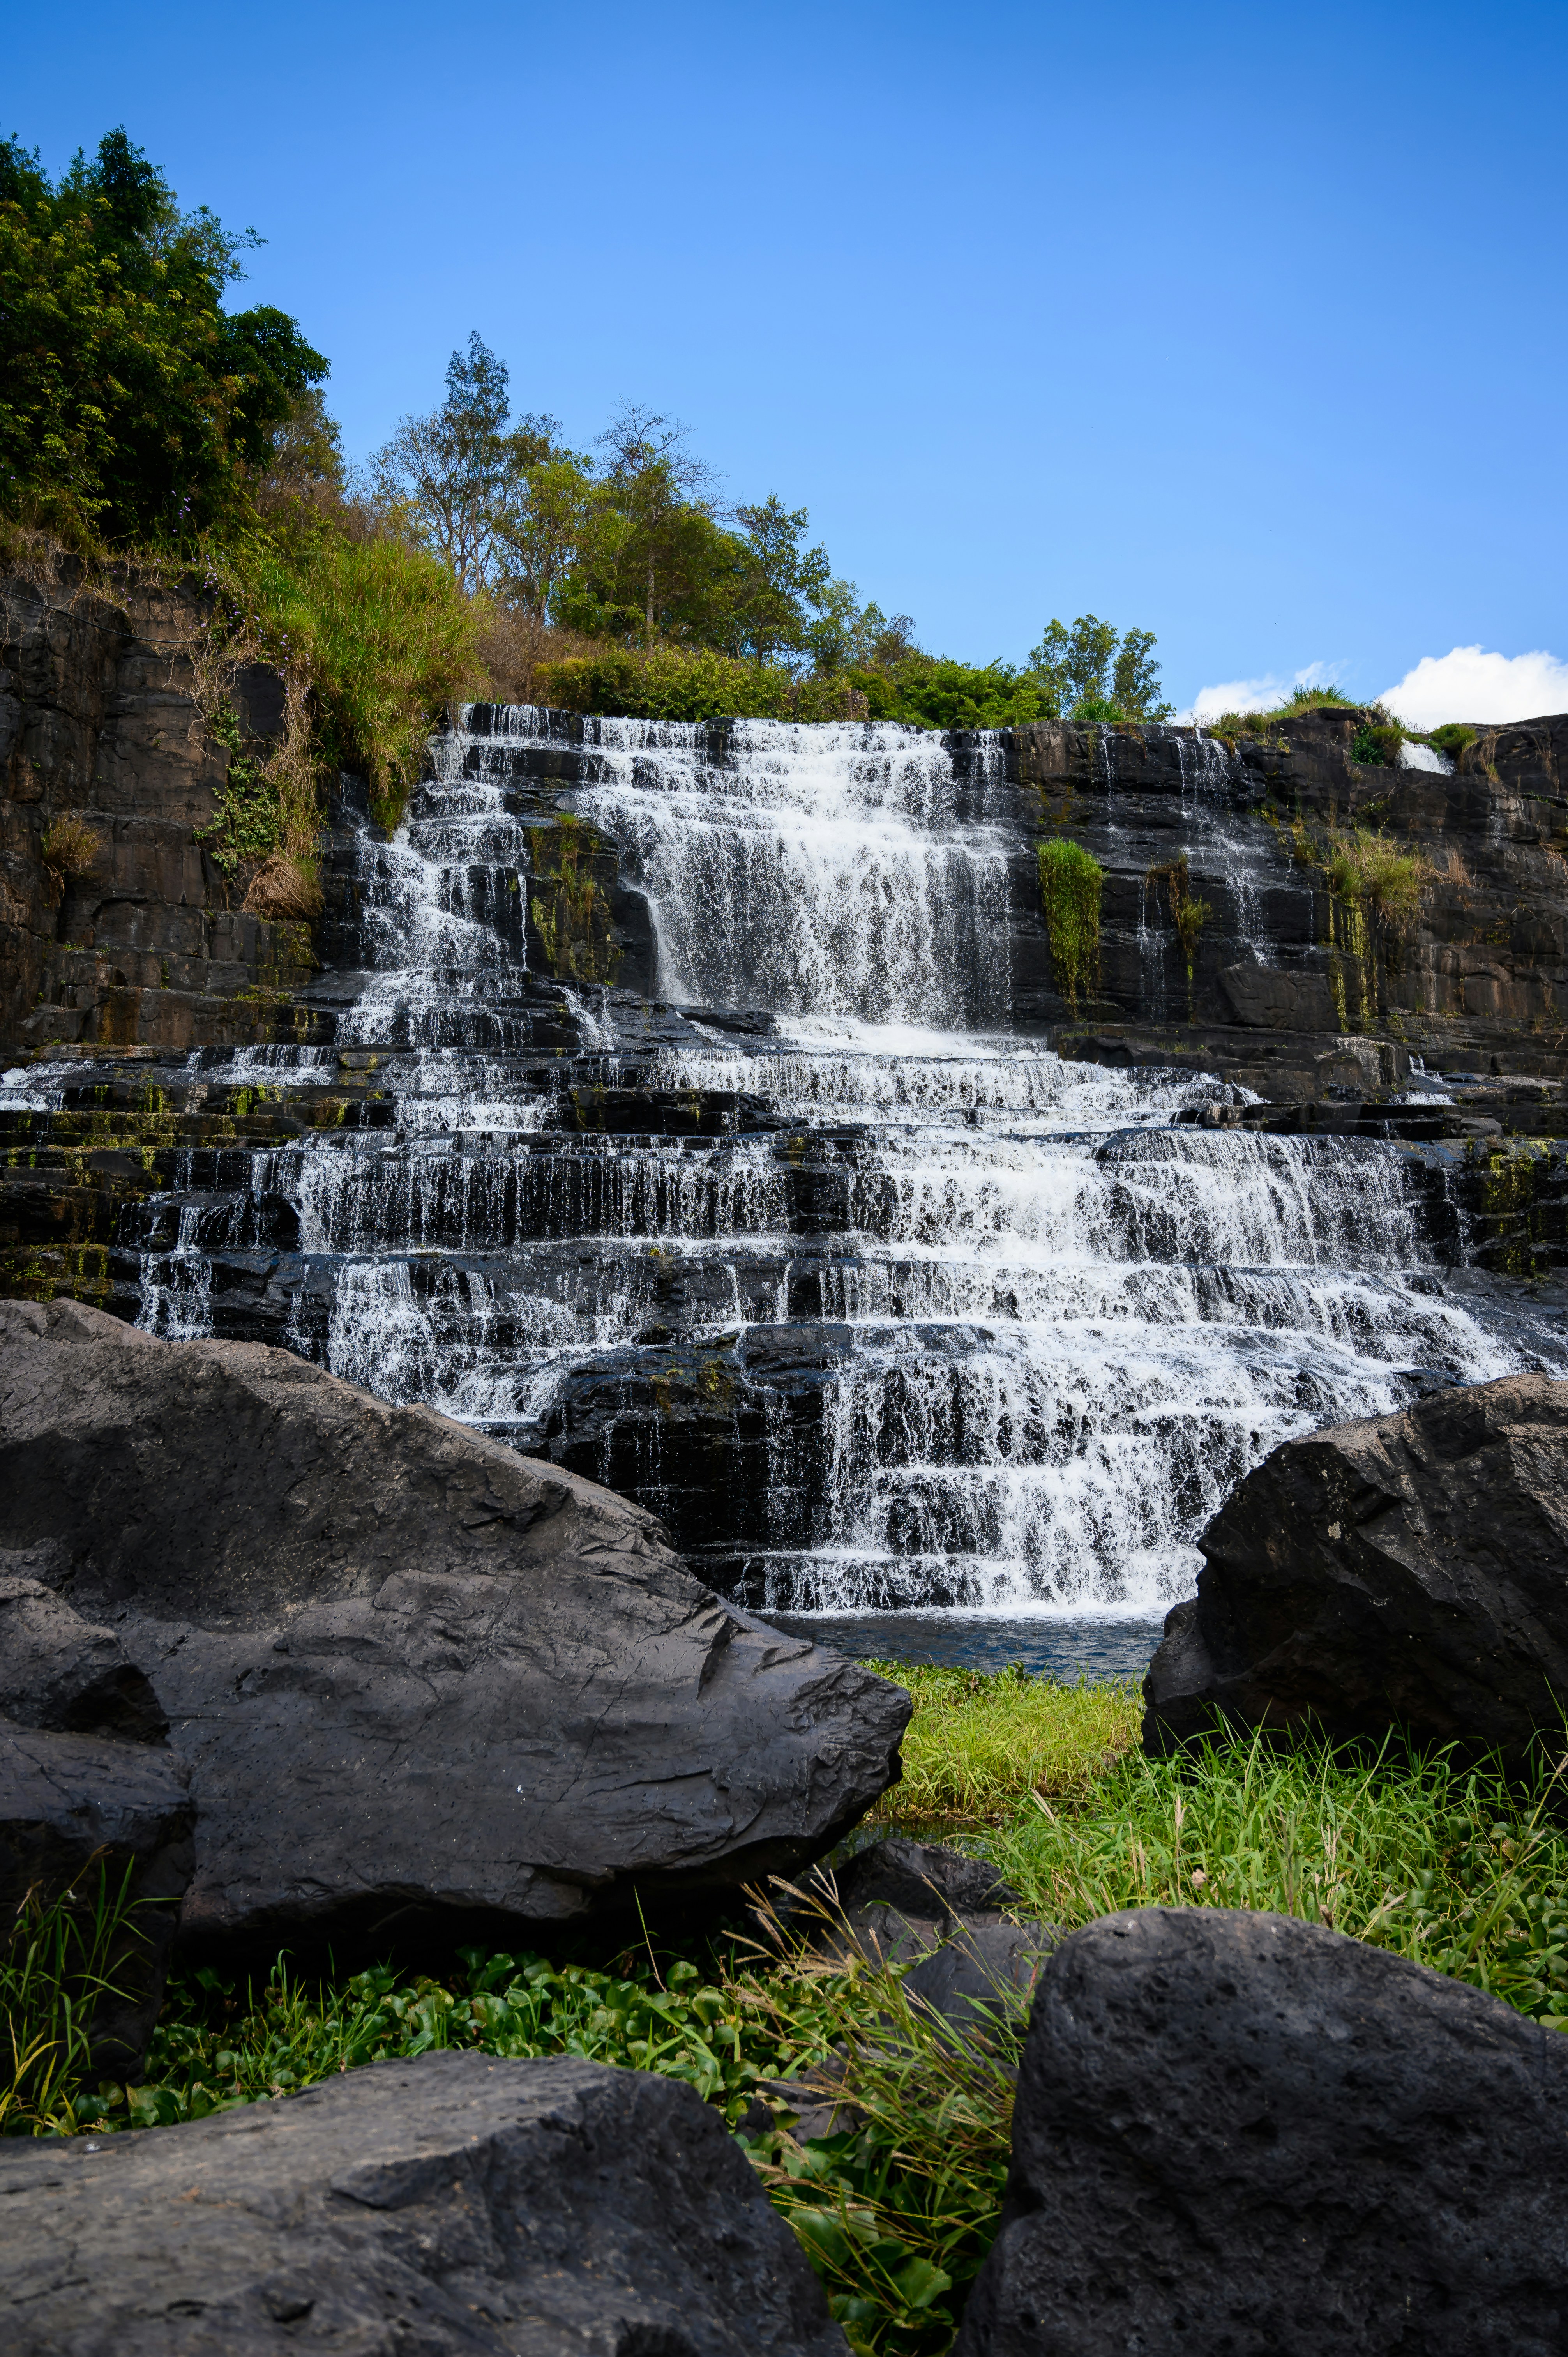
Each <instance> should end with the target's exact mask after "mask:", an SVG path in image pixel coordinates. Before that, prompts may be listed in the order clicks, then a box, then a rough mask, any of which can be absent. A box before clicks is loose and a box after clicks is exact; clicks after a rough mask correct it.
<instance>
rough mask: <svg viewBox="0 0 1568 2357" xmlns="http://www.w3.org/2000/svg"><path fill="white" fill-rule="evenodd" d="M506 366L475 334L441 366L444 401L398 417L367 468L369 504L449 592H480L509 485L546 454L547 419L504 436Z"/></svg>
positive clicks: (491, 564)
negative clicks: (428, 557) (441, 574)
mask: <svg viewBox="0 0 1568 2357" xmlns="http://www.w3.org/2000/svg"><path fill="white" fill-rule="evenodd" d="M509 383H510V377H509V372H508V370H507V366H506V362H505V361H501V360H498V359H497V357H496V355H495V353H494V352H492V351H491V350H490V349H489V345H488V344H487V343H485V341H484V340H483V339H482V338H481V336H480V335H479V332H478V328H475V329H473V331H472V332H471V333H470V335H469V337H468V349H467V351H466V352H461V351H455V352H454V353H453V355H452V357H451V359H450V360H449V361H448V362H447V363H446V399H445V401H443V403H442V404H441V406H440V408H439V409H437V410H434V411H432V413H431V414H430V415H429V416H428V417H405V418H404V419H403V422H402V424H401V425H399V427H398V429H397V432H396V433H395V434H394V435H393V436H392V440H391V441H390V442H388V443H386V444H385V445H384V446H383V447H381V449H380V450H378V451H377V453H376V455H375V457H374V458H373V459H372V460H371V479H372V482H373V485H374V490H375V496H376V498H377V500H378V501H379V502H380V504H381V507H382V508H383V509H384V510H385V511H386V512H387V514H388V515H389V517H391V518H392V519H393V520H395V522H398V523H399V524H400V525H401V526H402V528H403V530H404V531H405V532H407V533H409V534H410V535H411V537H413V539H415V540H418V541H421V542H423V544H424V546H425V547H427V548H429V549H430V550H432V552H433V553H434V554H435V555H437V556H439V557H440V559H441V561H442V563H443V564H444V565H446V567H447V569H448V570H449V572H450V573H451V574H452V576H453V577H454V578H455V579H456V581H457V583H458V584H459V586H460V587H463V588H464V589H466V590H468V591H469V592H473V591H475V590H479V589H488V588H489V587H490V584H491V582H492V580H493V578H494V576H495V574H496V572H497V570H498V566H499V558H500V549H499V539H500V533H501V528H502V522H503V519H504V517H505V516H506V514H507V512H508V510H509V507H510V504H511V501H512V499H513V495H514V493H515V490H516V488H517V484H518V480H519V478H520V477H521V474H522V473H523V472H524V471H525V469H526V468H527V467H528V466H529V465H531V464H533V463H535V462H537V460H539V459H540V458H542V457H544V456H545V455H546V453H547V452H548V451H550V450H551V449H552V448H553V447H554V440H555V436H556V435H557V434H558V433H559V431H560V428H559V426H558V425H556V422H555V420H554V419H553V417H525V418H522V419H521V420H520V421H519V424H518V425H517V426H516V427H515V428H513V429H511V430H510V431H509V416H510V397H509V393H508V386H509Z"/></svg>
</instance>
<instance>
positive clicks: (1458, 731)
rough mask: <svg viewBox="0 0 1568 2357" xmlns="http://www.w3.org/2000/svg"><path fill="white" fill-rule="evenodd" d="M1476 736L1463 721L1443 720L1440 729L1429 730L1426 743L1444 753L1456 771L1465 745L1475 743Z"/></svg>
mask: <svg viewBox="0 0 1568 2357" xmlns="http://www.w3.org/2000/svg"><path fill="white" fill-rule="evenodd" d="M1476 735H1477V732H1476V730H1475V729H1474V728H1470V727H1467V726H1466V724H1465V722H1464V721H1463V720H1445V721H1444V724H1443V726H1442V727H1441V728H1434V729H1433V730H1431V732H1430V733H1429V735H1428V737H1427V739H1426V741H1427V743H1428V744H1429V745H1435V746H1436V748H1437V749H1438V751H1439V752H1440V753H1446V754H1447V756H1448V759H1450V760H1451V761H1452V762H1453V764H1454V766H1455V769H1457V768H1458V766H1459V757H1460V755H1461V754H1462V753H1463V752H1464V750H1465V748H1466V745H1473V744H1474V743H1475V741H1476Z"/></svg>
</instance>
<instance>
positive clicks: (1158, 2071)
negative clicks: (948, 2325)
mask: <svg viewBox="0 0 1568 2357" xmlns="http://www.w3.org/2000/svg"><path fill="white" fill-rule="evenodd" d="M1565 2101H1568V2048H1565V2046H1564V2044H1563V2040H1562V2039H1561V2038H1560V2037H1559V2036H1558V2035H1557V2034H1556V2033H1555V2032H1553V2031H1552V2030H1548V2029H1541V2027H1540V2026H1539V2025H1538V2024H1536V2023H1534V2022H1530V2021H1527V2020H1525V2019H1524V2018H1522V2017H1521V2016H1520V2015H1519V2014H1517V2013H1515V2012H1514V2011H1513V2009H1512V2007H1509V2006H1506V2005H1503V2004H1501V2003H1499V2002H1498V2000H1497V1999H1496V1998H1493V1997H1489V1996H1483V1995H1482V1994H1481V1992H1480V1991H1479V1990H1477V1989H1473V1988H1469V1987H1466V1986H1464V1985H1463V1984H1462V1983H1460V1982H1457V1981H1453V1980H1447V1979H1444V1977H1443V1976H1442V1975H1439V1974H1437V1973H1433V1972H1428V1971H1426V1970H1425V1969H1424V1968H1423V1966H1421V1965H1419V1964H1407V1963H1406V1962H1405V1961H1404V1960H1403V1959H1402V1957H1397V1956H1391V1955H1388V1954H1385V1953H1382V1952H1380V1950H1378V1949H1376V1948H1369V1947H1367V1946H1365V1945H1364V1944H1363V1943H1361V1942H1359V1941H1357V1940H1350V1939H1346V1938H1344V1937H1343V1936H1342V1935H1341V1934H1339V1933H1338V1932H1329V1931H1326V1930H1324V1929H1323V1928H1322V1927H1320V1926H1318V1925H1316V1924H1307V1923H1301V1922H1297V1921H1292V1920H1287V1919H1285V1918H1283V1917H1279V1916H1273V1915H1254V1914H1246V1913H1235V1914H1233V1913H1230V1911H1228V1910H1219V1909H1217V1908H1190V1909H1182V1910H1166V1909H1164V1908H1153V1907H1150V1908H1141V1909H1138V1910H1135V1911H1133V1912H1129V1913H1125V1914H1120V1915H1107V1916H1104V1917H1102V1918H1101V1920H1100V1921H1098V1922H1096V1923H1091V1924H1090V1925H1089V1927H1088V1928H1087V1929H1086V1930H1084V1931H1082V1932H1077V1933H1075V1934H1074V1935H1073V1937H1072V1938H1070V1939H1069V1940H1067V1941H1064V1942H1063V1943H1062V1945H1061V1946H1060V1947H1059V1948H1058V1950H1057V1952H1056V1953H1055V1955H1053V1956H1052V1957H1051V1958H1050V1960H1049V1961H1048V1963H1047V1964H1046V1967H1045V1970H1044V1972H1043V1973H1042V1975H1041V1976H1040V1981H1039V1985H1038V1990H1037V1994H1036V1998H1035V2005H1034V2011H1033V2015H1032V2017H1031V2020H1030V2025H1029V2036H1028V2042H1027V2046H1026V2051H1025V2057H1024V2065H1023V2070H1022V2072H1021V2074H1020V2079H1019V2085H1018V2096H1017V2103H1016V2106H1015V2112H1014V2117H1013V2158H1012V2167H1011V2169H1010V2171H1009V2175H1008V2180H1007V2193H1006V2200H1005V2203H1004V2210H1003V2213H1002V2222H1001V2230H1000V2232H999V2233H998V2235H997V2239H996V2242H995V2244H993V2248H992V2252H991V2255H990V2257H989V2258H988V2259H987V2261H986V2263H985V2266H984V2267H983V2270H982V2273H981V2275H980V2277H979V2279H978V2281H977V2283H976V2285H975V2288H974V2292H973V2294H972V2298H971V2299H970V2303H969V2307H968V2310H967V2312H966V2315H965V2318H964V2322H963V2327H962V2330H961V2333H960V2336H959V2341H958V2351H957V2357H1046V2352H1047V2351H1048V2352H1051V2357H1125V2352H1127V2351H1128V2350H1146V2351H1149V2352H1155V2351H1162V2352H1163V2351H1165V2350H1169V2349H1176V2348H1191V2349H1193V2350H1200V2349H1201V2350H1203V2351H1204V2352H1216V2357H1263V2352H1266V2351H1275V2350H1289V2351H1291V2352H1292V2357H1316V2352H1320V2351H1321V2352H1325V2357H1326V2352H1330V2351H1335V2352H1337V2351H1340V2350H1346V2349H1357V2350H1401V2351H1408V2352H1412V2357H1413V2352H1416V2351H1420V2352H1422V2357H1477V2352H1498V2357H1503V2352H1508V2357H1547V2352H1556V2351H1558V2350H1561V2349H1562V2347H1563V2341H1564V2334H1565V2332H1568V2233H1565V2232H1564V2228H1563V2203H1564V2199H1565V2197H1568V2141H1565V2140H1564V2138H1563V2132H1562V2114H1563V2104H1564V2102H1565Z"/></svg>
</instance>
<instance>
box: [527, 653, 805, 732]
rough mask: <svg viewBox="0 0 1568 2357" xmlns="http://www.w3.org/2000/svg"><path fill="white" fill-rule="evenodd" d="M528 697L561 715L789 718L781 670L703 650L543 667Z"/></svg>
mask: <svg viewBox="0 0 1568 2357" xmlns="http://www.w3.org/2000/svg"><path fill="white" fill-rule="evenodd" d="M534 694H535V695H536V697H537V698H538V701H539V702H540V703H541V704H551V705H559V706H560V708H561V709H562V710H563V711H565V712H603V713H609V714H619V715H624V716H628V717H630V718H632V719H638V720H709V719H712V718H714V716H716V715H720V714H725V715H728V714H734V715H736V716H739V717H742V718H745V719H752V720H786V719H788V718H789V716H790V715H791V713H792V711H793V682H792V681H791V679H790V677H789V673H788V672H787V671H785V670H784V669H783V668H782V667H781V666H779V665H777V664H769V663H753V662H739V661H737V660H736V658H735V657H734V656H732V655H723V654H717V653H715V652H714V651H712V650H711V649H709V648H706V647H703V648H696V649H693V650H690V651H688V650H687V649H685V648H682V647H654V648H653V649H651V650H650V651H649V652H648V653H646V654H642V653H638V654H634V653H630V652H627V651H617V650H610V651H605V652H602V653H599V654H595V655H576V656H569V657H568V658H567V659H566V660H565V661H564V662H542V663H539V664H538V665H537V666H536V667H535V671H534Z"/></svg>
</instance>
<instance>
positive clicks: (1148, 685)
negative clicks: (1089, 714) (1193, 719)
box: [1111, 630, 1172, 720]
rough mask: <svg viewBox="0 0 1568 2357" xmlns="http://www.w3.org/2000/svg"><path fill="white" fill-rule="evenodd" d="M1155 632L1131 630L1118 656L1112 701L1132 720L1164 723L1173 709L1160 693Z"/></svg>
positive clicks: (1112, 681) (1123, 641)
mask: <svg viewBox="0 0 1568 2357" xmlns="http://www.w3.org/2000/svg"><path fill="white" fill-rule="evenodd" d="M1154 658H1155V634H1154V632H1153V630H1129V631H1128V633H1127V635H1126V637H1125V638H1124V639H1123V640H1122V644H1121V646H1120V648H1119V649H1118V651H1117V655H1116V668H1115V671H1114V672H1113V673H1112V679H1111V699H1112V703H1113V704H1114V705H1116V708H1117V710H1118V711H1119V712H1121V713H1122V715H1123V716H1125V717H1126V718H1127V719H1129V720H1165V719H1166V718H1168V717H1169V716H1170V713H1171V710H1172V706H1171V705H1168V704H1166V703H1165V701H1164V699H1163V698H1162V696H1161V694H1160V667H1159V664H1158V663H1157V662H1155V659H1154Z"/></svg>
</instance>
